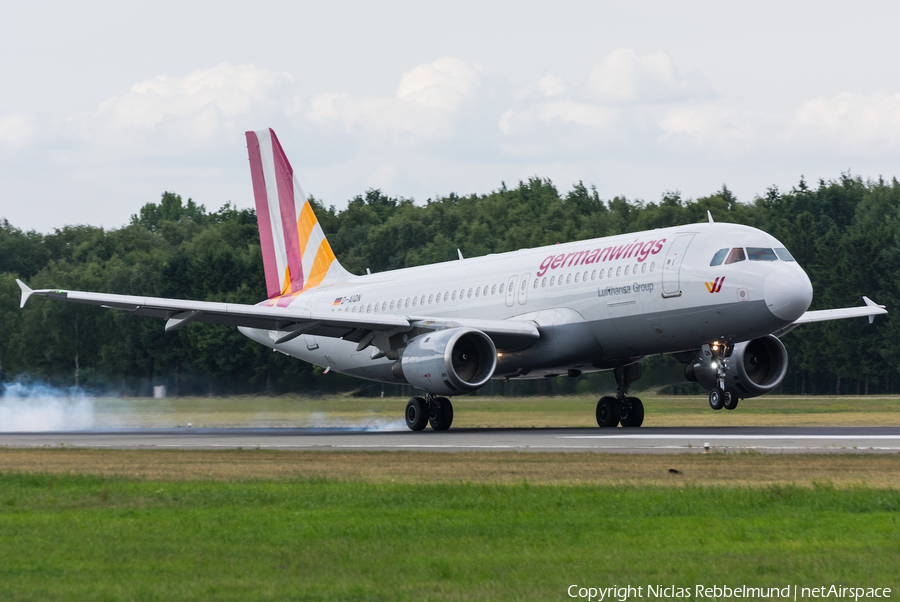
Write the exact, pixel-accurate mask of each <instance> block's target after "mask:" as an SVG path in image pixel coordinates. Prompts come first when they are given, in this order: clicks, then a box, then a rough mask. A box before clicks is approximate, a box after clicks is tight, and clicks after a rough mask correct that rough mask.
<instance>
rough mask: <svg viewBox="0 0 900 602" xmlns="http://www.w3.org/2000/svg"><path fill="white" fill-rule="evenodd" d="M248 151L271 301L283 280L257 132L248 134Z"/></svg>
mask: <svg viewBox="0 0 900 602" xmlns="http://www.w3.org/2000/svg"><path fill="white" fill-rule="evenodd" d="M246 135H247V151H248V153H249V154H250V177H251V179H252V180H253V199H254V201H256V219H257V221H258V222H259V244H260V247H261V248H262V256H263V267H265V271H266V293H267V294H268V296H269V299H271V298H272V297H277V296H278V295H280V294H281V278H280V277H279V275H278V262H277V260H276V259H275V243H274V241H273V240H272V220H271V218H270V217H269V201H268V198H267V196H266V178H265V176H263V168H262V156H261V155H260V152H259V138H257V136H256V132H246Z"/></svg>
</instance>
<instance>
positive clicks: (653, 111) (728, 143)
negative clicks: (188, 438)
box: [0, 0, 900, 232]
mask: <svg viewBox="0 0 900 602" xmlns="http://www.w3.org/2000/svg"><path fill="white" fill-rule="evenodd" d="M133 4H134V3H122V2H93V1H90V0H83V1H81V2H78V3H72V2H59V1H46V2H41V1H36V2H29V3H24V2H17V3H12V2H10V3H6V5H4V8H3V10H2V18H0V218H6V219H8V220H9V221H10V223H11V224H12V225H14V226H16V227H18V228H22V229H34V230H37V231H40V232H51V231H52V230H53V229H54V228H61V227H63V226H65V225H70V224H91V225H96V226H103V227H106V228H117V227H121V226H123V225H125V224H127V223H128V220H129V217H130V216H131V215H132V214H134V213H137V211H138V210H139V209H140V207H141V206H142V205H144V204H145V203H148V202H156V201H158V200H159V198H160V196H161V195H162V193H163V192H165V191H172V192H176V193H178V194H180V195H182V197H184V198H188V197H190V198H193V199H194V200H195V201H196V202H198V203H200V204H203V205H205V206H206V207H207V208H208V209H217V208H219V207H220V206H222V205H223V204H224V203H226V202H232V203H233V204H235V205H236V206H238V207H250V206H252V204H253V196H252V187H251V182H250V171H249V167H248V161H247V150H246V142H245V138H244V132H245V131H246V130H251V129H252V130H256V129H262V128H266V127H271V128H273V129H274V130H275V132H276V134H277V135H278V137H279V140H280V141H281V144H282V147H283V148H284V150H285V152H286V154H287V156H288V158H289V160H290V161H291V164H292V166H293V168H294V171H295V173H296V174H297V175H298V176H299V179H300V181H301V183H302V184H303V187H304V189H305V190H306V192H307V193H308V194H312V195H313V196H315V197H316V198H318V199H320V200H321V201H322V202H324V203H325V204H326V205H334V206H336V207H337V208H342V207H344V206H346V203H347V202H348V200H349V199H351V198H353V197H354V196H356V195H358V194H363V193H364V192H365V191H366V190H367V189H369V188H379V189H381V190H382V191H383V192H384V193H385V194H388V195H390V196H394V197H404V198H412V199H415V201H416V202H419V203H424V202H426V201H427V199H429V198H435V197H438V196H442V195H446V194H449V193H451V192H455V193H457V194H460V195H465V194H473V193H474V194H487V193H489V192H490V191H491V190H496V189H498V188H500V186H501V185H502V183H504V182H505V183H506V184H507V185H508V186H512V185H515V184H516V183H517V182H519V181H521V180H526V179H528V178H529V177H535V176H537V177H542V178H550V179H551V180H552V181H553V182H554V183H555V184H556V186H557V187H558V188H559V189H560V191H562V192H565V191H568V190H569V189H571V187H572V185H573V184H575V183H577V182H579V181H581V182H584V184H586V185H594V186H596V187H597V190H598V191H599V194H600V196H601V198H604V199H610V198H612V197H614V196H624V197H627V198H628V199H631V200H643V201H647V202H649V201H657V200H659V198H660V197H661V196H662V195H663V194H665V193H667V192H670V191H679V192H680V193H681V194H682V196H683V197H684V198H696V197H700V196H706V195H709V194H713V193H715V192H716V191H717V190H719V189H720V188H721V187H722V185H723V184H725V185H727V186H728V187H729V188H730V189H731V190H732V191H734V193H735V194H736V195H737V197H738V198H739V199H740V200H743V201H751V200H752V199H753V198H754V197H755V196H757V195H764V194H765V193H766V190H767V189H768V188H769V187H771V186H778V187H779V188H781V189H785V190H789V189H790V188H791V187H793V186H795V185H796V184H797V183H798V182H799V181H800V178H801V176H803V177H805V179H806V180H807V181H808V182H816V181H818V180H819V179H820V178H821V179H825V180H829V179H835V178H838V177H840V175H841V173H843V172H850V173H853V174H855V175H860V176H862V177H863V178H873V179H874V178H878V177H879V176H883V177H885V178H891V177H894V176H900V168H898V167H900V69H898V62H900V61H898V59H900V45H898V44H897V42H896V33H895V24H896V23H897V22H900V3H896V2H886V1H880V2H872V1H865V0H863V1H860V2H854V3H852V4H848V3H846V2H833V1H829V0H820V1H816V2H806V1H793V2H784V1H783V0H779V1H777V2H773V1H769V0H757V1H756V2H752V3H725V2H720V1H718V2H699V1H697V2H694V1H678V0H665V1H657V0H630V1H627V2H625V1H623V2H619V1H593V2H588V1H582V2H569V1H566V0H557V1H555V2H552V3H551V2H546V1H545V2H531V1H528V0H519V1H517V2H491V1H489V0H480V1H478V2H471V1H468V0H458V1H456V2H453V3H436V2H422V1H421V0H419V1H416V2H401V1H394V0H381V1H380V2H369V1H357V0H352V1H339V0H337V1H334V2H297V1H293V2H266V1H258V2H253V3H248V2H240V3H238V2H231V1H229V0H218V1H216V2H190V1H186V0H182V1H179V2H170V1H166V0H159V1H156V2H153V3H141V5H140V6H136V5H133Z"/></svg>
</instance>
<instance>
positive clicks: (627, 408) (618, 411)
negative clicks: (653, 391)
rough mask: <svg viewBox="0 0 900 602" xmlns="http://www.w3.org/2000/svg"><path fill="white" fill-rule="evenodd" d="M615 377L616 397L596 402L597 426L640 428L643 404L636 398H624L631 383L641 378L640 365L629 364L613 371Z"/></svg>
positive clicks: (602, 398)
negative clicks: (619, 425)
mask: <svg viewBox="0 0 900 602" xmlns="http://www.w3.org/2000/svg"><path fill="white" fill-rule="evenodd" d="M613 373H614V374H615V375H616V385H617V386H616V396H615V397H601V398H600V401H598V402H597V425H598V426H600V427H611V428H614V427H616V426H617V425H618V424H619V423H621V424H622V426H625V427H628V426H635V427H637V426H641V424H642V423H643V422H644V404H643V403H642V402H641V400H640V399H638V398H637V397H626V394H627V393H628V388H629V387H630V386H631V383H633V382H634V381H636V380H637V379H639V378H640V377H641V365H640V364H639V363H638V364H630V365H628V366H623V367H621V368H616V369H614V370H613Z"/></svg>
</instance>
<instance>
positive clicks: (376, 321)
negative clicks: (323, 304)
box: [16, 280, 540, 350]
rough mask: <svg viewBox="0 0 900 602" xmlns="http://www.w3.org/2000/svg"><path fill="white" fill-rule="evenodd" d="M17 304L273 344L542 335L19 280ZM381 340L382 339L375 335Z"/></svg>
mask: <svg viewBox="0 0 900 602" xmlns="http://www.w3.org/2000/svg"><path fill="white" fill-rule="evenodd" d="M16 282H17V283H18V284H19V288H20V289H22V299H21V303H20V305H19V307H25V303H26V302H27V301H28V299H29V298H30V297H32V296H39V297H46V298H48V299H53V300H59V301H70V302H74V303H83V304H87V305H97V306H100V307H103V308H105V309H118V310H122V311H128V312H131V313H133V314H135V315H138V316H148V317H151V318H162V319H164V320H166V326H165V328H166V331H167V332H170V331H173V330H178V329H179V328H182V327H183V326H186V325H188V324H190V323H191V322H205V323H207V324H225V325H227V326H246V327H248V328H259V329H262V330H269V331H271V335H272V340H273V342H274V343H275V344H280V343H286V342H288V341H290V340H291V339H294V338H296V337H298V336H300V335H302V334H313V335H316V336H324V337H334V338H339V339H344V340H349V341H353V342H355V343H360V349H363V348H365V347H366V346H368V345H369V343H371V342H372V341H373V339H374V338H375V335H376V334H386V335H388V336H391V335H393V334H397V333H403V332H409V331H413V330H415V331H416V334H419V333H421V332H426V331H435V330H444V329H447V328H458V327H469V328H476V329H478V330H481V331H482V332H484V333H485V334H487V335H488V336H490V337H491V339H492V340H493V341H494V345H495V346H496V347H497V348H498V349H501V350H502V349H509V348H523V347H527V346H528V345H530V344H531V343H533V342H534V341H535V340H537V339H538V338H539V337H540V332H539V330H538V327H537V324H535V323H534V322H531V321H524V320H474V319H473V320H466V319H446V318H429V317H409V316H402V315H395V314H385V313H381V314H368V313H367V314H346V313H335V312H321V311H320V312H316V311H311V310H305V309H304V310H292V309H291V308H290V307H271V306H267V305H245V304H241V303H215V302H211V301H185V300H181V299H162V298H159V297H138V296H132V295H112V294H107V293H89V292H83V291H69V290H56V289H43V290H32V289H30V288H29V287H28V285H26V284H25V283H24V282H22V281H21V280H16ZM379 340H383V339H382V337H379Z"/></svg>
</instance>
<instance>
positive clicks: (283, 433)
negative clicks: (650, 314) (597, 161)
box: [0, 427, 900, 453]
mask: <svg viewBox="0 0 900 602" xmlns="http://www.w3.org/2000/svg"><path fill="white" fill-rule="evenodd" d="M706 445H708V446H709V448H710V450H711V451H740V450H755V451H759V452H765V453H854V452H857V453H859V452H869V453H872V452H880V453H900V427H705V428H694V427H691V428H687V427H684V428H640V429H624V428H616V429H605V430H604V429H598V428H554V429H513V428H510V429H506V428H503V429H490V428H488V429H451V430H449V431H445V432H434V431H431V430H425V431H422V432H419V433H414V432H411V431H408V430H405V429H404V430H397V431H365V430H359V429H342V428H327V429H315V428H178V429H122V430H89V431H60V432H41V433H0V446H2V447H84V448H114V449H238V448H240V449H256V448H259V449H283V450H392V451H400V450H418V451H434V452H462V451H521V452H602V453H700V452H703V451H704V448H705V446H706Z"/></svg>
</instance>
